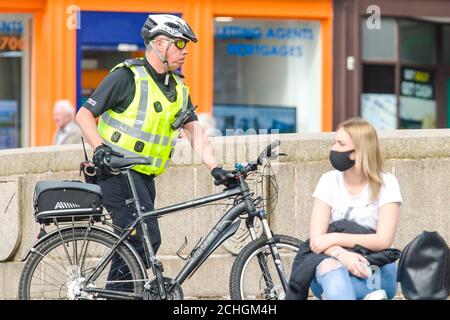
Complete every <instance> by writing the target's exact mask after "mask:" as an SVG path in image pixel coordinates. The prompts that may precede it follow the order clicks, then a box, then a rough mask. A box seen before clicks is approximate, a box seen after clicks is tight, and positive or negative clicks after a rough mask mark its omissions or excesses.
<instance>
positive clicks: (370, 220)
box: [313, 170, 403, 230]
mask: <svg viewBox="0 0 450 320" xmlns="http://www.w3.org/2000/svg"><path fill="white" fill-rule="evenodd" d="M382 178H383V181H384V184H383V185H382V186H381V189H380V193H379V195H378V198H377V199H376V201H372V202H371V201H370V194H369V185H368V184H367V185H366V186H365V187H364V189H363V190H362V191H361V192H360V194H358V195H354V196H353V195H350V194H349V192H348V191H347V188H346V187H345V184H344V173H343V172H341V171H338V170H332V171H328V172H326V173H324V174H323V175H322V177H320V180H319V183H318V184H317V187H316V190H315V191H314V193H313V197H314V198H317V199H319V200H322V201H323V202H325V203H326V204H328V205H329V206H330V207H331V222H335V221H338V220H343V219H346V220H350V221H354V222H356V223H357V224H359V225H361V226H364V227H368V228H371V229H373V230H376V229H377V223H378V213H379V209H380V208H381V206H383V205H384V204H386V203H391V202H397V203H399V204H400V205H401V203H402V202H403V200H402V195H401V193H400V186H399V184H398V181H397V178H396V177H395V176H394V175H393V174H391V173H384V172H383V173H382Z"/></svg>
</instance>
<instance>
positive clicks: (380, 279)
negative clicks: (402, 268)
mask: <svg viewBox="0 0 450 320" xmlns="http://www.w3.org/2000/svg"><path fill="white" fill-rule="evenodd" d="M319 268H320V265H319V266H318V267H317V269H316V276H315V277H314V279H313V281H312V282H311V291H312V292H313V293H314V295H315V296H316V297H317V298H319V299H320V298H324V299H327V300H360V299H363V298H364V297H365V296H366V295H367V294H368V293H370V292H373V291H375V290H378V289H383V290H384V291H386V295H387V297H388V299H392V298H394V296H395V293H396V291H397V263H395V262H394V263H390V264H386V265H384V266H382V267H380V268H378V269H377V271H376V272H375V273H374V275H373V276H372V277H371V278H369V279H363V278H358V277H356V276H354V275H352V274H351V273H350V272H349V271H348V270H347V268H346V267H345V266H344V265H342V264H340V263H339V266H338V267H336V268H334V269H332V270H329V271H327V272H325V273H322V274H321V273H320V272H319Z"/></svg>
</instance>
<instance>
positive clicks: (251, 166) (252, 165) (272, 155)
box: [214, 139, 282, 186]
mask: <svg viewBox="0 0 450 320" xmlns="http://www.w3.org/2000/svg"><path fill="white" fill-rule="evenodd" d="M280 144H281V141H280V140H279V139H276V140H275V141H273V142H272V143H271V144H269V145H268V146H267V147H266V148H265V149H264V151H263V152H261V153H260V154H259V156H258V158H257V159H256V161H251V162H249V163H247V165H245V166H244V165H242V164H240V163H236V164H235V168H236V169H235V170H233V171H231V172H230V173H229V175H228V178H229V179H233V178H235V179H237V178H238V176H239V175H240V174H242V173H244V174H246V173H248V172H250V171H256V169H257V168H258V166H260V165H262V163H263V159H269V160H275V159H276V158H278V156H279V155H282V154H278V153H276V152H274V149H275V148H277V147H278V146H279V145H280ZM223 183H224V181H222V180H214V185H216V186H219V185H221V184H223Z"/></svg>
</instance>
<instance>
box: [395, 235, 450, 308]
mask: <svg viewBox="0 0 450 320" xmlns="http://www.w3.org/2000/svg"><path fill="white" fill-rule="evenodd" d="M397 281H398V282H400V285H401V288H402V291H403V295H404V296H405V298H406V299H412V300H417V299H427V300H445V299H447V298H448V296H449V292H450V257H449V247H448V245H447V243H446V242H445V240H444V239H443V238H442V237H441V236H440V235H439V234H438V233H437V232H429V231H423V232H422V233H421V234H420V235H418V236H417V237H416V238H415V239H414V240H413V241H411V242H410V243H409V244H408V245H407V246H406V247H405V248H404V249H403V251H402V254H401V256H400V261H399V264H398V271H397Z"/></svg>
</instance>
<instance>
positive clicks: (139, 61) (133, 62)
mask: <svg viewBox="0 0 450 320" xmlns="http://www.w3.org/2000/svg"><path fill="white" fill-rule="evenodd" d="M123 64H124V65H125V66H126V67H127V68H129V67H131V66H143V65H145V62H144V59H141V58H132V59H127V60H125V61H124V62H123Z"/></svg>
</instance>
